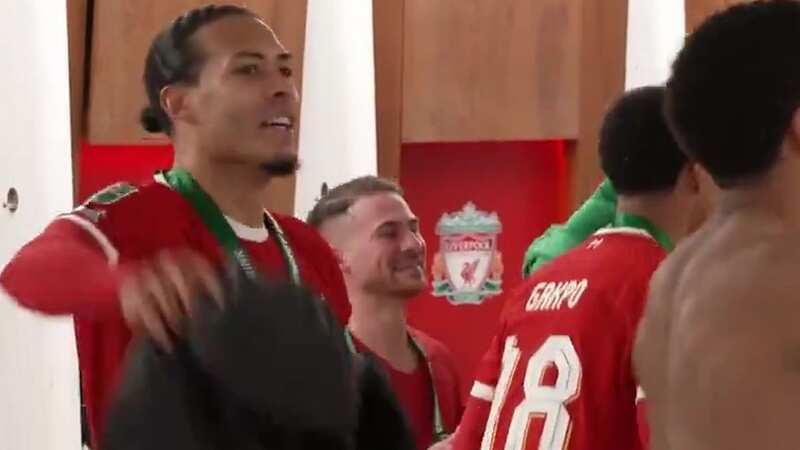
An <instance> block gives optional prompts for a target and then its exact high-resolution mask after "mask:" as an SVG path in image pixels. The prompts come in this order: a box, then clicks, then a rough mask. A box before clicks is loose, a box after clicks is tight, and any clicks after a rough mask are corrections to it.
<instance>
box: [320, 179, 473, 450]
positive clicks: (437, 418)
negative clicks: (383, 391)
mask: <svg viewBox="0 0 800 450" xmlns="http://www.w3.org/2000/svg"><path fill="white" fill-rule="evenodd" d="M307 221H308V223H309V224H311V225H312V226H314V227H317V228H318V229H319V230H320V232H321V233H322V235H323V237H325V238H326V239H327V240H328V242H330V244H331V245H332V246H333V248H334V250H335V251H336V252H337V253H338V256H339V263H340V265H341V268H342V272H343V274H344V279H345V284H346V285H347V294H348V297H349V299H350V303H351V305H352V310H353V313H352V315H351V317H350V322H349V324H348V330H347V337H348V340H349V342H350V345H351V350H352V351H354V352H367V353H369V354H372V355H374V356H376V357H377V360H378V362H379V363H380V365H381V366H382V367H383V369H384V371H385V372H386V374H387V375H388V378H389V380H390V383H391V385H392V388H393V389H394V392H395V394H396V395H397V397H398V400H399V401H400V404H401V406H402V407H403V409H404V411H405V413H406V416H407V418H408V419H409V422H410V425H411V428H412V429H413V431H414V434H415V437H416V443H417V448H418V449H427V448H428V447H429V446H430V445H431V444H432V443H434V442H437V441H438V440H440V439H442V438H444V437H445V436H446V435H447V434H450V433H452V432H453V430H454V428H455V425H456V424H458V422H459V420H460V417H461V413H462V410H463V405H462V402H461V397H460V391H459V382H458V374H457V371H456V369H455V365H454V364H453V362H452V359H451V358H452V357H451V355H450V352H449V351H448V350H447V349H446V348H445V347H444V345H442V344H441V343H440V342H438V341H436V340H434V339H433V338H431V337H430V336H427V335H426V334H424V333H422V332H420V331H419V330H415V329H414V328H412V327H410V326H409V325H408V322H407V320H406V309H407V306H408V302H409V301H410V300H411V299H413V298H414V297H416V296H417V295H418V294H420V293H421V292H422V291H423V290H424V289H425V288H426V286H427V278H426V271H425V257H426V252H425V240H424V239H423V237H422V235H421V234H420V231H419V221H418V219H417V217H416V216H415V215H414V213H413V212H412V211H411V209H410V208H409V206H408V204H407V203H406V201H405V199H403V191H402V190H401V189H400V187H398V186H397V185H395V184H394V183H392V182H390V181H388V180H385V179H382V178H378V177H372V176H366V177H360V178H356V179H354V180H351V181H349V182H347V183H344V184H342V185H340V186H337V187H335V188H333V189H331V190H330V191H328V192H327V193H325V194H324V195H323V196H322V198H321V199H320V200H319V202H318V203H317V204H316V206H315V207H314V209H313V210H312V211H311V212H310V213H309V216H308V220H307Z"/></svg>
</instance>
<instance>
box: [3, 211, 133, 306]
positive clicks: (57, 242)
mask: <svg viewBox="0 0 800 450" xmlns="http://www.w3.org/2000/svg"><path fill="white" fill-rule="evenodd" d="M117 260H118V254H117V253H116V250H115V249H114V248H113V246H112V245H111V243H110V242H109V241H108V239H107V238H106V237H105V235H104V234H103V232H102V231H101V230H100V229H99V228H98V227H97V226H95V225H94V224H93V223H92V222H91V221H90V220H88V219H87V218H86V217H84V216H83V215H82V214H81V212H80V211H77V212H74V213H72V214H68V215H64V216H61V217H59V218H58V219H56V220H55V221H53V222H52V223H51V224H50V225H49V226H48V227H47V228H46V229H45V230H44V231H43V232H42V233H41V234H40V235H39V236H37V237H36V238H34V239H33V240H32V241H30V242H29V243H28V244H26V245H25V246H24V247H23V248H22V249H21V250H20V251H19V252H18V253H17V254H16V255H15V256H14V258H13V259H12V260H11V261H10V262H9V264H8V265H7V266H6V267H5V268H4V270H3V272H2V274H0V286H2V287H3V288H4V289H5V290H6V291H7V292H8V293H9V295H10V296H11V297H12V298H14V299H15V300H16V301H17V302H19V303H20V304H21V305H22V306H25V307H27V308H29V309H33V310H36V311H39V312H42V313H45V314H73V315H79V316H83V317H87V318H96V317H103V316H106V315H108V314H113V313H117V314H118V313H119V303H118V302H117V290H118V286H119V281H120V278H121V273H122V270H120V269H119V268H118V266H117V265H116V263H117Z"/></svg>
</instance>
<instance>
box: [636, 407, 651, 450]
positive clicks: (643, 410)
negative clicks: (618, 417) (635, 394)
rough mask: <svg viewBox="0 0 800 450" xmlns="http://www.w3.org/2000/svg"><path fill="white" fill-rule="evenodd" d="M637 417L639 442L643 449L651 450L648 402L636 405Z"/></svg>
mask: <svg viewBox="0 0 800 450" xmlns="http://www.w3.org/2000/svg"><path fill="white" fill-rule="evenodd" d="M636 417H637V418H638V419H639V441H640V442H641V443H642V449H644V450H647V449H649V448H650V423H648V422H647V401H646V400H645V399H641V400H639V402H638V403H637V404H636Z"/></svg>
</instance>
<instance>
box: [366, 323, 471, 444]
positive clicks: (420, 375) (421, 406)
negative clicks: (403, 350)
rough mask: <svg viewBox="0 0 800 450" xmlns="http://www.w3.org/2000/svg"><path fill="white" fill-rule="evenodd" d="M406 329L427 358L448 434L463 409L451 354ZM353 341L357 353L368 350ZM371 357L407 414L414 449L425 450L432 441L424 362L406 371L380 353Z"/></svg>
mask: <svg viewBox="0 0 800 450" xmlns="http://www.w3.org/2000/svg"><path fill="white" fill-rule="evenodd" d="M409 332H410V334H411V336H413V337H414V339H415V340H416V342H417V344H419V345H420V347H422V349H423V350H424V351H425V354H426V356H427V357H428V363H429V364H430V366H431V369H432V372H433V378H434V380H433V381H434V383H435V386H436V395H437V396H438V398H439V410H440V411H441V413H442V421H443V422H444V427H445V431H446V432H448V433H452V432H453V431H454V430H455V428H456V426H457V425H458V423H459V421H460V420H461V416H462V414H463V412H464V402H463V400H462V397H461V387H460V382H459V378H458V371H457V369H456V366H455V364H454V363H453V359H452V355H451V354H450V352H449V351H448V350H447V348H445V347H444V345H442V344H441V343H440V342H439V341H437V340H435V339H433V338H432V337H430V336H428V335H426V334H425V333H423V332H421V331H419V330H415V329H413V328H410V329H409ZM353 342H354V344H355V346H356V350H358V351H359V352H364V351H368V352H370V353H372V352H371V351H370V349H369V347H367V346H366V345H365V344H364V343H363V342H361V341H360V340H359V339H358V338H357V337H356V336H353ZM373 355H374V353H373ZM375 357H376V358H377V360H378V362H379V363H380V364H381V367H382V368H383V369H384V371H385V372H386V374H387V376H388V377H389V382H390V383H391V386H392V389H393V390H394V393H395V395H396V396H397V399H398V400H399V402H400V405H401V406H402V408H403V411H404V412H405V414H406V417H408V420H409V423H410V424H411V427H412V429H413V431H414V436H415V440H416V443H417V449H419V450H427V449H428V447H430V446H431V445H432V444H433V431H434V430H433V398H432V396H431V379H430V374H429V371H428V368H427V366H426V363H425V362H424V361H422V364H420V365H419V366H418V367H417V369H416V370H415V371H414V372H413V373H410V374H409V373H405V372H401V371H399V370H397V369H395V368H394V367H392V365H391V364H390V363H389V362H388V361H386V360H385V359H383V358H381V357H380V356H378V355H375Z"/></svg>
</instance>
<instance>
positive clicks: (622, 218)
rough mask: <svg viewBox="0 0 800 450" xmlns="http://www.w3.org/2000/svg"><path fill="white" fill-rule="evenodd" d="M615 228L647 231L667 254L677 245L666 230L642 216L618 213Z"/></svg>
mask: <svg viewBox="0 0 800 450" xmlns="http://www.w3.org/2000/svg"><path fill="white" fill-rule="evenodd" d="M614 227H628V228H636V229H638V230H642V231H645V232H646V233H647V234H649V235H650V236H651V237H652V238H653V239H655V241H656V242H658V245H660V246H661V247H662V248H663V249H664V250H666V251H667V252H671V251H672V249H674V248H675V243H674V242H672V239H671V238H670V237H669V235H668V234H667V233H666V232H665V231H664V230H662V229H661V228H658V227H657V226H655V225H654V224H653V222H650V221H649V220H647V219H645V218H644V217H642V216H637V215H634V214H628V213H621V212H618V213H617V215H616V217H615V218H614Z"/></svg>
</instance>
